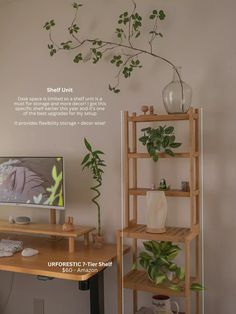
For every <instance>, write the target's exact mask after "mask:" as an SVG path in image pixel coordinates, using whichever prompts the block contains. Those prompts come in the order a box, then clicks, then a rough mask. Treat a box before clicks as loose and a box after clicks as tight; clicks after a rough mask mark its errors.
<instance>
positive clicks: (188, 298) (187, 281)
mask: <svg viewBox="0 0 236 314" xmlns="http://www.w3.org/2000/svg"><path fill="white" fill-rule="evenodd" d="M190 311H191V291H190V242H189V241H186V242H185V314H191V312H190Z"/></svg>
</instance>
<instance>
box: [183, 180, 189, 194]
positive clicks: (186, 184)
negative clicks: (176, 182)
mask: <svg viewBox="0 0 236 314" xmlns="http://www.w3.org/2000/svg"><path fill="white" fill-rule="evenodd" d="M181 190H182V191H184V192H189V191H190V187H189V182H188V181H182V182H181Z"/></svg>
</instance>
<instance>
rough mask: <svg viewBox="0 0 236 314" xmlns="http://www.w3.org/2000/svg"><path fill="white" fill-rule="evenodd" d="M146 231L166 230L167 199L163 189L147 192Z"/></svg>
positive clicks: (157, 231)
mask: <svg viewBox="0 0 236 314" xmlns="http://www.w3.org/2000/svg"><path fill="white" fill-rule="evenodd" d="M146 198H147V214H146V224H147V227H146V231H147V232H150V233H164V232H166V228H165V223H166V217H167V201H166V196H165V193H164V192H163V191H148V192H147V196H146Z"/></svg>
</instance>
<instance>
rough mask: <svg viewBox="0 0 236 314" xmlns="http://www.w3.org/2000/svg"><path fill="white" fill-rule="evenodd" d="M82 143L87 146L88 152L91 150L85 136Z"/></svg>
mask: <svg viewBox="0 0 236 314" xmlns="http://www.w3.org/2000/svg"><path fill="white" fill-rule="evenodd" d="M84 144H85V146H86V148H87V149H88V150H89V151H90V152H92V146H91V145H90V144H89V142H88V141H87V139H86V138H84Z"/></svg>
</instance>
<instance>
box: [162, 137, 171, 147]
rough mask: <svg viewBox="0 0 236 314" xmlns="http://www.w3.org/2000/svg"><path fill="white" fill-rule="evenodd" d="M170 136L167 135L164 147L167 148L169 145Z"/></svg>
mask: <svg viewBox="0 0 236 314" xmlns="http://www.w3.org/2000/svg"><path fill="white" fill-rule="evenodd" d="M169 142H170V141H169V136H165V137H164V140H163V147H164V148H166V147H167V146H168V145H169Z"/></svg>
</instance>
